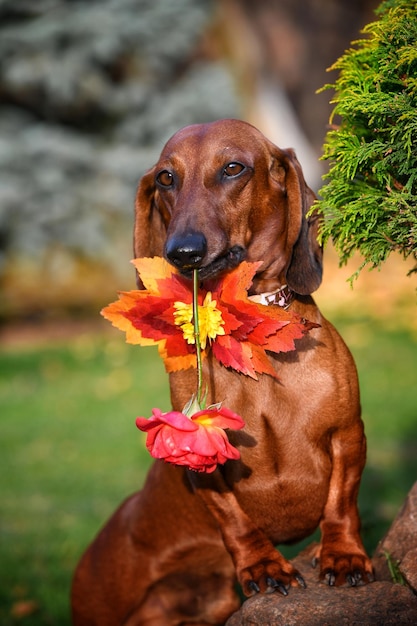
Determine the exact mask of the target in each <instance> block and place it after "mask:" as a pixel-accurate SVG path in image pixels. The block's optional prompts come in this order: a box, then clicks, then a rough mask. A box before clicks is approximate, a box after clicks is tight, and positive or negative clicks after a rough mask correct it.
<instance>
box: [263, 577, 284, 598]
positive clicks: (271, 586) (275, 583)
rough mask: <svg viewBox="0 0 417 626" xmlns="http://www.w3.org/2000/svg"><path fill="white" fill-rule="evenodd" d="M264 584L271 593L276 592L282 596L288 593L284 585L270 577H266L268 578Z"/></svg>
mask: <svg viewBox="0 0 417 626" xmlns="http://www.w3.org/2000/svg"><path fill="white" fill-rule="evenodd" d="M266 584H267V585H268V588H269V589H271V590H272V591H275V590H277V591H279V592H280V593H282V595H283V596H287V595H288V591H287V588H286V587H285V585H284V584H283V583H282V582H280V581H279V580H276V579H275V578H272V576H268V578H267V579H266Z"/></svg>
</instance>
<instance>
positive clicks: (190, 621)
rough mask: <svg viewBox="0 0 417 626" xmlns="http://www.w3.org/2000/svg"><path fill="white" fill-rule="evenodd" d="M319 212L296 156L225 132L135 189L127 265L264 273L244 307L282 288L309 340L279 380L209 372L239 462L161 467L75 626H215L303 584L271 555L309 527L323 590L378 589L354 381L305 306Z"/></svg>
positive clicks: (196, 140) (194, 132) (114, 527)
mask: <svg viewBox="0 0 417 626" xmlns="http://www.w3.org/2000/svg"><path fill="white" fill-rule="evenodd" d="M314 201H315V196H314V194H313V192H312V191H311V190H310V189H309V187H308V186H307V184H306V183H305V181H304V177H303V173H302V170H301V167H300V165H299V163H298V161H297V159H296V156H295V154H294V152H293V150H292V149H287V150H283V149H280V148H278V147H277V146H275V145H274V144H273V143H272V142H270V141H269V140H268V139H267V138H266V137H265V136H264V135H263V134H262V133H261V132H260V131H258V130H257V129H256V128H254V127H253V126H252V125H250V124H248V123H246V122H243V121H240V120H233V119H226V120H217V121H215V122H211V123H207V124H193V125H191V126H187V127H185V128H183V129H182V130H180V131H178V132H177V133H176V134H175V135H174V136H173V137H172V138H171V139H170V140H169V141H168V142H167V144H166V145H165V147H164V148H163V150H162V153H161V156H160V158H159V161H158V163H157V164H156V165H155V166H154V167H153V168H152V169H150V170H149V171H148V172H146V174H145V175H144V176H143V178H142V179H141V181H140V183H139V186H138V191H137V196H136V203H135V206H136V211H135V215H136V217H135V227H134V253H135V256H136V257H152V256H164V257H165V258H166V259H167V260H168V261H169V262H170V263H171V264H172V265H174V266H175V267H176V268H177V270H178V271H179V272H180V273H181V274H183V275H184V276H186V277H189V276H190V275H191V274H192V270H193V269H195V268H198V270H199V278H200V279H201V280H202V281H204V280H207V279H209V278H210V279H211V278H213V277H218V276H220V275H224V274H225V273H227V272H228V271H230V270H232V269H234V268H237V267H238V266H239V264H240V263H241V262H242V261H243V260H246V261H248V262H255V261H256V262H262V264H261V265H258V268H257V271H256V274H255V277H254V281H253V284H252V287H251V289H250V292H249V295H250V296H251V297H253V298H255V299H256V298H258V299H259V300H262V298H264V296H265V294H276V293H279V292H281V291H283V290H286V295H287V298H286V302H287V306H289V307H290V310H292V311H294V312H296V313H297V314H299V315H300V316H301V317H302V318H304V319H306V320H309V321H310V322H313V323H314V324H315V325H316V327H315V328H314V329H312V330H311V331H310V332H309V333H308V334H306V335H305V336H304V337H302V338H301V339H299V340H297V349H296V351H293V352H286V353H279V354H274V355H270V356H269V359H270V361H271V363H272V365H273V367H274V369H275V371H276V372H277V374H278V380H277V379H275V378H274V377H272V376H269V375H266V374H263V375H260V377H259V379H258V380H257V381H256V380H252V379H251V378H249V377H246V376H244V375H242V374H239V373H237V372H235V371H233V370H230V369H229V368H226V367H223V366H222V365H221V364H219V363H218V362H217V361H215V360H214V359H210V357H208V358H206V359H204V362H203V363H204V371H205V377H206V379H207V380H209V381H210V382H209V391H208V401H210V400H211V401H218V399H219V398H221V399H222V401H224V403H225V405H226V406H227V407H229V408H231V409H232V410H233V411H235V412H236V413H239V414H240V415H241V416H242V417H243V419H244V421H245V428H244V429H242V430H240V431H233V432H232V434H231V435H229V437H230V438H231V437H233V444H234V445H235V446H236V447H237V448H239V451H240V454H241V458H240V460H231V461H228V462H227V463H226V464H225V465H223V466H221V467H218V468H217V469H216V470H215V471H214V472H213V473H210V474H208V473H197V472H193V471H190V470H189V469H187V468H184V467H179V466H175V465H171V464H169V463H165V462H163V461H161V460H158V461H155V462H154V464H153V465H152V466H151V469H150V471H149V474H148V476H147V479H146V482H145V485H144V487H143V489H142V491H140V492H138V493H136V494H134V495H132V496H131V497H130V498H128V499H127V500H126V501H125V502H124V503H123V504H122V505H121V506H120V508H119V509H118V510H117V511H116V512H115V513H114V514H113V516H112V517H111V519H110V520H109V521H108V523H107V524H106V525H105V526H104V528H103V529H102V530H101V532H100V533H99V534H98V536H97V538H96V539H95V540H94V541H93V543H92V544H91V545H90V547H89V548H88V549H87V551H86V552H85V554H84V556H83V557H82V559H81V561H80V563H79V565H78V567H77V569H76V572H75V575H74V580H73V586H72V612H73V623H74V625H75V626H89V625H96V626H120V625H124V626H182V625H186V624H187V625H192V626H208V625H221V624H224V623H225V622H226V621H227V619H228V617H229V616H230V615H231V614H232V613H233V612H234V611H236V610H237V609H238V607H239V606H240V600H239V593H238V592H237V590H238V589H239V585H240V589H241V591H242V592H243V595H244V596H251V595H254V594H259V593H261V594H262V593H271V592H274V591H276V592H278V593H282V594H284V595H287V593H288V592H289V590H290V588H291V587H292V586H301V587H303V586H305V583H304V580H303V578H302V575H301V573H300V572H298V571H297V570H296V569H295V568H294V567H293V566H292V564H291V563H290V562H289V561H288V560H286V559H285V558H284V557H283V556H282V555H281V554H280V552H279V551H278V549H276V547H275V546H276V545H278V544H286V543H293V542H297V541H299V540H301V539H302V538H305V537H307V536H309V535H311V534H312V533H313V532H314V531H315V529H316V528H318V527H320V531H321V539H320V542H319V543H318V544H317V548H316V551H315V555H314V558H313V561H314V564H319V565H320V567H319V577H320V579H322V580H323V582H324V583H326V584H328V585H337V586H338V585H351V586H355V585H359V584H364V583H367V582H371V581H372V580H373V572H372V565H371V561H370V559H369V558H368V556H367V555H366V552H365V549H364V547H363V544H362V541H361V538H360V519H359V513H358V507H357V495H358V489H359V483H360V478H361V474H362V470H363V468H364V464H365V456H366V439H365V435H364V427H363V423H362V420H361V416H360V412H361V410H360V398H359V388H358V379H357V372H356V368H355V364H354V361H353V358H352V356H351V354H350V352H349V350H348V348H347V347H346V345H345V343H344V342H343V340H342V339H341V337H340V336H339V334H338V333H337V331H336V330H335V329H334V327H333V326H332V325H331V324H330V323H329V322H328V321H327V320H326V319H325V318H324V317H323V316H322V315H321V313H320V311H319V309H318V307H317V306H316V304H315V303H314V300H313V299H312V297H311V293H312V292H313V291H315V290H316V289H317V288H318V287H319V285H320V283H321V278H322V249H321V247H320V245H319V243H318V241H317V234H318V228H319V216H318V214H317V213H316V212H315V211H314V207H313V210H311V207H312V205H313V203H314ZM138 281H139V287H143V285H141V284H140V279H139V278H138ZM268 301H270V302H271V304H269V306H279V304H277V303H275V302H276V300H275V299H274V296H273V297H272V300H271V299H270V298H268ZM194 387H195V370H193V369H192V368H191V369H188V370H182V371H177V372H174V373H171V374H170V389H171V399H172V406H173V408H174V410H178V411H181V410H182V408H183V407H184V405H185V403H186V402H187V400H188V399H189V398H190V396H191V395H192V393H193V391H194ZM236 583H239V585H237V584H236Z"/></svg>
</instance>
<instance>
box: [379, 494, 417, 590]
mask: <svg viewBox="0 0 417 626" xmlns="http://www.w3.org/2000/svg"><path fill="white" fill-rule="evenodd" d="M416 549H417V482H416V483H415V484H414V486H413V487H412V489H411V491H410V492H409V494H408V496H407V498H406V500H405V502H404V505H403V507H402V509H401V510H400V512H399V513H398V515H397V517H396V518H395V520H394V522H393V523H392V525H391V527H390V529H389V531H388V532H387V534H386V535H385V537H384V538H383V539H382V540H381V541H380V542H379V544H378V546H377V548H376V550H375V554H374V557H373V559H372V562H373V565H374V570H375V575H376V578H377V579H378V580H390V581H391V580H392V574H393V571H394V575H395V572H396V571H397V570H398V569H400V570H401V569H402V567H401V566H402V561H403V559H404V558H405V556H406V555H407V553H409V552H410V551H415V550H416ZM409 561H410V558H409V559H408V562H409ZM409 575H410V574H409ZM414 581H415V577H414ZM414 585H415V582H414Z"/></svg>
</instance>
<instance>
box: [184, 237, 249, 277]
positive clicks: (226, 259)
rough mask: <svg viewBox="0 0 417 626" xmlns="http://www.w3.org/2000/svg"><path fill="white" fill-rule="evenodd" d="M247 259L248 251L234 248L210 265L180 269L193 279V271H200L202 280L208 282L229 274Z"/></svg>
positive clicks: (238, 247)
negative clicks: (210, 279) (226, 273)
mask: <svg viewBox="0 0 417 626" xmlns="http://www.w3.org/2000/svg"><path fill="white" fill-rule="evenodd" d="M245 258H246V250H245V248H243V247H242V246H239V245H237V246H232V247H231V248H229V250H227V252H226V253H225V254H222V255H220V256H218V257H216V258H215V259H214V261H212V262H211V263H209V264H208V265H201V266H200V267H195V268H190V267H187V268H184V269H181V268H178V269H179V271H180V273H181V274H182V275H183V276H185V277H186V278H192V275H193V269H198V277H199V279H200V280H202V281H204V280H208V279H209V278H215V277H217V276H219V275H221V274H223V273H225V272H229V271H231V270H233V269H234V268H235V267H237V266H238V265H239V264H240V263H241V262H242V261H243V260H244V259H245Z"/></svg>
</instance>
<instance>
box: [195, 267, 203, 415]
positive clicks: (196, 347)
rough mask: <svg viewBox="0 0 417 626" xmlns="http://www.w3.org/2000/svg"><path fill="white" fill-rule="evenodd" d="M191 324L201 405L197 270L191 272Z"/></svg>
mask: <svg viewBox="0 0 417 626" xmlns="http://www.w3.org/2000/svg"><path fill="white" fill-rule="evenodd" d="M193 322H194V338H195V349H196V353H197V402H198V404H199V405H201V402H202V393H203V368H202V365H201V344H200V327H199V324H198V270H193Z"/></svg>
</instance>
